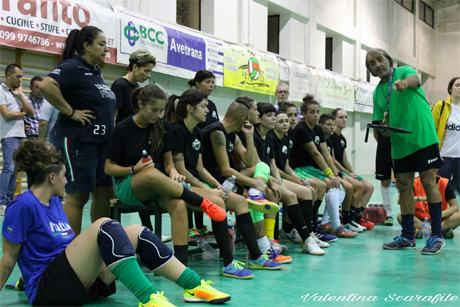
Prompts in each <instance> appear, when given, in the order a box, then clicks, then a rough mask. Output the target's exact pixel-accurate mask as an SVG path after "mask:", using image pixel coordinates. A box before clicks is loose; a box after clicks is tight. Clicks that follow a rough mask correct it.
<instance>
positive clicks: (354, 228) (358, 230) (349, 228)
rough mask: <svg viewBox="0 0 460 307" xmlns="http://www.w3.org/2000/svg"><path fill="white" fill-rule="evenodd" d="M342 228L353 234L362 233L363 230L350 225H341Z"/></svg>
mask: <svg viewBox="0 0 460 307" xmlns="http://www.w3.org/2000/svg"><path fill="white" fill-rule="evenodd" d="M343 227H346V228H347V229H348V230H350V231H353V232H363V229H362V228H361V227H359V228H358V227H356V226H355V225H353V224H352V223H348V224H345V225H343Z"/></svg>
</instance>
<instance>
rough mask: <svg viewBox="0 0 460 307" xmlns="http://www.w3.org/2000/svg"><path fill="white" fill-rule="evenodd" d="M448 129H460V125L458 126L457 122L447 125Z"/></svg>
mask: <svg viewBox="0 0 460 307" xmlns="http://www.w3.org/2000/svg"><path fill="white" fill-rule="evenodd" d="M446 130H452V131H460V126H457V125H456V124H450V125H446Z"/></svg>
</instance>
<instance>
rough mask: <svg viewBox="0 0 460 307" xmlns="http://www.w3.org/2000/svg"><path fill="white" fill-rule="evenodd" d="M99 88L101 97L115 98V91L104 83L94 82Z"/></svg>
mask: <svg viewBox="0 0 460 307" xmlns="http://www.w3.org/2000/svg"><path fill="white" fill-rule="evenodd" d="M94 86H95V87H97V88H98V89H99V93H101V96H102V98H109V99H116V97H115V93H114V92H112V90H111V89H110V88H109V87H108V86H107V85H106V84H94Z"/></svg>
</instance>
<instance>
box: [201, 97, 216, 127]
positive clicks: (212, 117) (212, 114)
mask: <svg viewBox="0 0 460 307" xmlns="http://www.w3.org/2000/svg"><path fill="white" fill-rule="evenodd" d="M208 110H209V112H208V114H206V121H205V122H204V123H199V124H198V128H200V129H204V127H206V126H209V125H210V124H212V123H215V122H218V121H219V114H217V108H216V105H215V104H214V102H212V101H211V100H209V99H208Z"/></svg>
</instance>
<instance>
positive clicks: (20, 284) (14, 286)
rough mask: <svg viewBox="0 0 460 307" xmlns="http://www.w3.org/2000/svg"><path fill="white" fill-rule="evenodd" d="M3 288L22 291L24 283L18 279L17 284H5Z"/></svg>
mask: <svg viewBox="0 0 460 307" xmlns="http://www.w3.org/2000/svg"><path fill="white" fill-rule="evenodd" d="M5 288H6V289H11V290H17V291H24V281H23V280H22V278H19V280H18V281H17V282H12V283H10V284H6V285H5Z"/></svg>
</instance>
